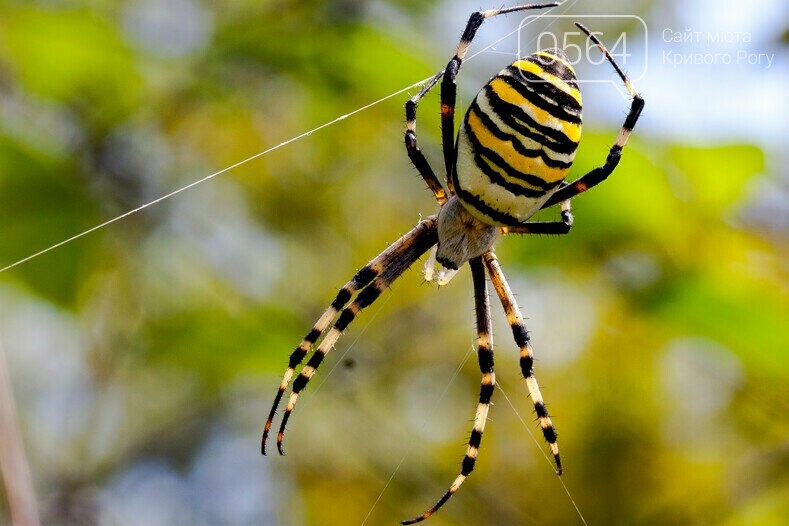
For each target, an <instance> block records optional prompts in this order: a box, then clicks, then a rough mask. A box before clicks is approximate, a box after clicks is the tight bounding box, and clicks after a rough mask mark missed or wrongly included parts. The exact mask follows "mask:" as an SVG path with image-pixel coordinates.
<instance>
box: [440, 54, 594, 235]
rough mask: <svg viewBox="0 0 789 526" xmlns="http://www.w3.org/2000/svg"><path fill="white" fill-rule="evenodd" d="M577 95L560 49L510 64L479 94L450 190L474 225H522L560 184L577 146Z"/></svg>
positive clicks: (462, 135)
mask: <svg viewBox="0 0 789 526" xmlns="http://www.w3.org/2000/svg"><path fill="white" fill-rule="evenodd" d="M581 124H582V120H581V93H580V91H579V90H578V85H577V83H576V77H575V71H574V70H573V68H572V66H571V65H570V64H569V63H568V62H567V59H566V56H565V55H564V53H563V52H562V51H561V50H560V49H550V50H545V51H539V52H536V53H533V54H532V55H530V56H528V57H526V58H524V59H521V60H518V61H516V62H514V63H513V64H512V65H510V66H508V67H507V68H505V69H503V70H502V71H501V72H499V74H498V75H496V76H495V77H493V79H491V81H490V82H489V83H488V84H486V85H485V87H483V88H482V90H481V91H480V92H479V93H478V94H477V96H476V98H475V99H474V102H473V103H472V104H471V106H470V107H469V109H468V111H467V112H466V115H465V117H464V119H463V123H462V125H461V127H460V130H459V133H458V140H457V158H456V166H455V171H454V174H453V183H454V187H455V191H456V192H457V195H458V197H459V198H460V200H461V202H462V203H463V205H464V206H465V207H466V209H468V211H469V212H471V213H472V214H473V215H474V216H475V217H476V218H477V219H479V220H481V221H484V222H485V223H487V224H491V225H513V224H517V223H521V222H523V221H525V220H527V219H528V218H529V217H531V216H532V215H533V214H534V213H535V212H537V211H538V210H539V209H540V207H541V206H542V205H543V204H544V203H545V202H546V201H547V200H548V198H549V197H550V196H551V195H552V194H553V193H554V192H555V191H556V189H557V188H558V186H559V184H560V183H561V182H562V181H563V180H564V178H565V176H566V175H567V173H568V171H569V169H570V166H571V165H572V162H573V160H574V158H575V152H576V149H577V148H578V143H579V141H580V139H581Z"/></svg>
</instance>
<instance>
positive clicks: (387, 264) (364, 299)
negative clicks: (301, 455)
mask: <svg viewBox="0 0 789 526" xmlns="http://www.w3.org/2000/svg"><path fill="white" fill-rule="evenodd" d="M436 241H437V235H436V217H435V216H431V217H428V218H427V219H424V220H422V221H420V222H419V224H418V225H417V226H416V227H415V228H414V229H412V230H411V231H410V232H408V233H407V234H405V235H404V236H403V237H401V238H400V239H399V240H397V241H395V242H394V243H392V244H391V245H390V246H389V247H388V248H387V249H386V250H384V251H383V252H382V253H381V254H379V255H378V256H377V257H375V258H374V259H373V260H372V261H371V262H370V263H368V264H367V265H366V266H365V267H364V269H362V270H361V271H360V272H359V273H357V275H356V277H355V278H354V279H353V280H351V281H350V282H349V283H348V284H346V286H345V287H343V288H342V289H340V292H339V293H338V295H337V298H336V299H335V301H334V303H332V305H331V306H330V307H329V309H328V310H327V311H326V312H325V313H324V315H323V316H321V318H320V320H319V321H318V323H317V324H316V325H315V327H314V328H313V329H312V330H311V331H310V333H309V334H308V335H307V337H305V339H304V340H303V341H302V343H301V345H299V347H297V348H296V350H295V351H294V353H293V354H292V355H291V359H290V362H289V364H288V368H287V370H286V372H285V375H284V377H283V380H282V383H281V384H280V387H279V389H278V391H277V395H276V397H275V399H274V403H273V404H272V407H271V411H270V413H269V417H268V419H267V420H266V425H265V427H264V430H263V440H262V445H261V450H262V452H263V454H265V452H266V440H267V438H268V434H269V430H270V429H271V423H272V421H273V419H274V415H275V414H276V410H277V407H278V405H279V402H280V400H281V399H282V395H283V394H284V392H285V390H286V389H287V386H288V384H289V382H290V379H291V378H292V376H293V373H294V371H295V367H297V366H298V365H299V364H300V363H301V361H302V360H303V358H304V356H305V355H306V354H307V352H308V351H309V349H310V348H311V347H312V346H313V345H314V343H315V342H317V340H318V338H319V337H320V336H321V334H322V333H323V332H324V331H325V330H326V329H327V328H328V327H329V324H330V323H331V322H332V321H333V320H334V318H335V317H336V316H337V315H338V314H339V317H337V320H336V321H334V324H333V325H332V326H331V329H329V330H328V332H327V333H326V335H325V336H324V337H323V340H321V342H320V344H319V345H318V348H317V349H316V350H315V353H314V354H313V355H312V356H311V357H310V360H309V361H308V362H307V365H306V366H304V368H303V369H302V371H301V373H300V374H299V375H298V376H297V377H296V379H295V380H294V381H293V392H292V393H291V395H290V398H289V399H288V404H287V407H286V408H285V414H284V415H283V417H282V423H281V424H280V428H279V432H278V433H277V449H278V450H279V452H280V454H284V452H283V449H282V442H283V439H284V436H285V427H286V425H287V423H288V419H289V418H290V415H291V413H292V412H293V409H294V407H295V405H296V402H297V401H298V398H299V394H300V393H301V391H302V390H303V389H304V388H305V387H307V384H308V383H309V381H310V379H311V378H312V377H313V376H314V375H315V372H316V371H317V369H318V366H319V365H320V364H321V362H323V359H324V358H325V357H326V355H327V354H328V353H329V352H330V351H331V350H332V348H333V347H334V344H335V343H336V342H337V340H338V339H339V338H340V336H341V335H342V333H343V331H344V330H345V329H346V328H347V327H348V325H350V323H351V322H352V321H353V320H354V319H355V318H356V316H357V315H358V314H359V313H360V312H361V311H362V310H363V309H364V308H365V307H368V306H370V305H371V304H372V303H373V302H374V301H375V300H376V299H377V298H378V296H380V294H381V292H383V291H384V290H385V289H386V288H387V287H389V285H391V284H392V282H393V281H394V280H395V279H397V278H398V277H400V275H401V274H402V273H403V272H405V270H406V269H407V268H408V267H410V266H411V265H412V264H413V263H414V262H415V261H416V260H417V259H419V257H421V256H422V254H424V253H425V252H426V251H427V250H428V249H429V248H430V247H431V246H432V245H434V244H435V243H436ZM356 290H359V293H358V295H357V296H356V298H355V299H354V300H353V302H351V304H350V305H348V306H347V307H345V308H343V307H344V306H345V304H346V303H348V301H350V300H351V297H352V295H353V293H354V292H355V291H356ZM340 309H342V310H340Z"/></svg>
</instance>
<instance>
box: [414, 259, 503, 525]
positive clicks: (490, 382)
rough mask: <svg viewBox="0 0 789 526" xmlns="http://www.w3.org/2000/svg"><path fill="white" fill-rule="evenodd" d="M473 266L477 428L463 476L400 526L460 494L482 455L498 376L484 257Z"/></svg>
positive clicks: (473, 432)
mask: <svg viewBox="0 0 789 526" xmlns="http://www.w3.org/2000/svg"><path fill="white" fill-rule="evenodd" d="M469 265H470V266H471V277H472V279H473V281H474V304H475V311H476V313H477V357H478V360H479V369H480V371H481V372H482V386H481V387H480V390H479V405H477V412H476V415H475V416H474V427H473V428H472V430H471V437H470V438H469V441H468V449H467V450H466V456H465V457H464V458H463V466H462V468H461V470H460V475H458V476H457V478H455V481H454V482H453V483H452V485H451V486H450V487H449V489H448V490H447V492H446V493H444V495H443V496H442V497H441V498H440V499H439V500H438V502H436V503H435V504H434V505H433V506H432V507H431V508H430V509H429V510H427V511H426V512H425V513H423V514H422V515H420V516H418V517H415V518H413V519H410V520H405V521H403V522H402V523H401V524H414V523H417V522H421V521H423V520H425V519H427V518H428V517H430V516H431V515H432V514H433V513H435V512H436V511H437V510H438V509H439V508H440V507H441V506H443V505H444V504H445V503H446V501H448V500H449V498H450V497H451V496H452V495H454V494H455V492H457V490H458V489H459V488H460V485H461V484H463V481H464V480H466V478H467V477H468V476H469V474H470V473H471V471H472V470H473V469H474V464H475V463H476V461H477V455H478V454H479V446H480V443H481V442H482V432H483V431H484V430H485V422H486V421H487V418H488V410H489V409H490V398H491V396H492V395H493V391H494V389H495V386H496V375H495V373H494V372H493V334H492V332H491V322H490V298H489V297H488V286H487V283H486V281H485V267H484V266H483V264H482V258H481V257H477V258H474V259H472V260H470V261H469Z"/></svg>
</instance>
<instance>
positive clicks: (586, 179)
mask: <svg viewBox="0 0 789 526" xmlns="http://www.w3.org/2000/svg"><path fill="white" fill-rule="evenodd" d="M575 25H576V26H578V28H579V29H581V30H582V31H583V32H584V33H586V34H587V35H588V36H589V38H590V39H591V40H592V42H594V43H595V44H597V47H598V48H599V49H600V51H602V52H603V54H604V55H605V58H607V59H608V62H610V63H611V65H612V66H613V67H614V69H615V70H616V73H617V75H619V78H621V79H622V82H623V83H624V84H625V88H626V89H627V91H628V93H630V96H631V97H632V98H633V101H632V102H631V103H630V111H629V112H628V114H627V117H625V122H624V124H622V128H621V129H620V130H619V135H617V137H616V141H615V142H614V145H613V146H611V149H610V150H609V152H608V157H606V160H605V164H603V165H602V166H599V167H597V168H595V169H594V170H592V171H591V172H589V173H587V174H586V175H584V176H582V177H580V178H579V179H577V180H576V181H574V182H572V183H570V184H568V185H567V186H565V187H563V188H560V189H559V190H558V191H557V192H556V193H555V194H553V195H552V196H551V198H550V199H548V201H546V202H545V204H544V205H543V206H542V207H543V208H548V207H549V206H553V205H555V204H556V203H560V202H562V201H565V200H567V199H570V198H572V197H575V196H576V195H578V194H580V193H583V192H586V191H587V190H589V189H590V188H592V187H593V186H596V185H598V184H600V183H602V182H603V181H605V180H606V179H607V178H608V176H609V175H611V174H612V173H613V172H614V170H615V169H616V167H617V166H618V165H619V160H620V159H621V157H622V150H623V149H624V148H625V145H626V144H627V140H628V138H629V137H630V133H631V132H632V131H633V128H635V126H636V122H638V118H639V117H640V116H641V112H642V111H643V109H644V99H643V98H642V97H641V95H639V94H638V92H637V91H636V88H635V87H634V86H633V83H632V82H631V81H630V79H629V78H627V75H625V72H624V71H622V68H621V67H619V64H617V63H616V60H614V57H613V56H612V55H611V53H610V52H609V51H608V49H607V48H606V47H605V45H604V44H603V43H602V42H601V41H600V39H598V38H597V37H596V36H595V35H594V34H593V33H592V32H591V31H589V29H587V28H586V26H584V25H583V24H579V23H576V24H575Z"/></svg>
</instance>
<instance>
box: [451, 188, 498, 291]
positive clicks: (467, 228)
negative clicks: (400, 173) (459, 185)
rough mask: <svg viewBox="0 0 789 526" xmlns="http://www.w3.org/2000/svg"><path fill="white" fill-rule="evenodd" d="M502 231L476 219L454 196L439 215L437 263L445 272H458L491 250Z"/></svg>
mask: <svg viewBox="0 0 789 526" xmlns="http://www.w3.org/2000/svg"><path fill="white" fill-rule="evenodd" d="M500 231H501V230H500V228H499V227H496V226H491V225H487V224H485V223H483V222H481V221H480V220H479V219H477V218H475V217H474V216H473V215H471V214H470V213H469V212H468V210H466V208H465V207H464V206H463V204H462V203H461V202H460V200H459V199H458V198H457V196H452V197H451V198H450V199H449V200H448V201H447V202H446V203H445V204H444V206H442V207H441V210H439V212H438V247H437V250H436V261H438V263H439V264H440V265H441V266H443V267H444V268H445V269H450V270H458V269H459V268H460V267H461V266H463V264H464V263H465V262H466V261H468V260H469V259H472V258H475V257H477V256H481V255H482V254H484V253H485V252H487V251H488V250H490V249H491V248H492V247H493V244H494V243H495V242H496V239H498V236H499V233H500ZM439 281H441V280H439ZM447 281H449V280H448V279H447ZM439 284H442V283H439Z"/></svg>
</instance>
